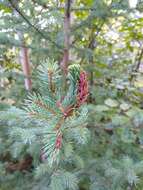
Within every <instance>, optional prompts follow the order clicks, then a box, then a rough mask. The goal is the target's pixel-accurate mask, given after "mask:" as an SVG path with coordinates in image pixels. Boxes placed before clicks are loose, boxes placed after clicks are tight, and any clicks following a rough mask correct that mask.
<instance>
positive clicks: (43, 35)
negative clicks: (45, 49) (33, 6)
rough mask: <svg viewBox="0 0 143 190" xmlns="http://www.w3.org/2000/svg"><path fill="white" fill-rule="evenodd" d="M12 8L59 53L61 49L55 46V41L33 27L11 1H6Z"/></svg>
mask: <svg viewBox="0 0 143 190" xmlns="http://www.w3.org/2000/svg"><path fill="white" fill-rule="evenodd" d="M8 1H9V3H10V5H11V6H12V8H13V9H14V10H15V11H16V12H17V13H18V14H19V15H20V16H21V17H22V18H23V19H24V20H25V22H26V23H27V24H28V25H29V26H30V27H31V28H33V29H34V30H35V31H36V32H37V33H39V34H40V35H41V37H42V38H44V39H46V40H48V41H50V42H51V43H52V44H53V45H54V46H55V47H56V48H58V50H59V51H61V49H62V47H61V46H60V45H59V44H57V43H56V42H55V41H53V40H52V39H51V38H50V37H48V36H47V35H45V34H44V33H43V32H41V30H40V29H39V28H37V27H36V26H35V25H33V24H32V23H31V22H30V21H29V19H28V18H27V17H26V16H25V15H24V13H23V12H22V11H21V10H20V9H19V8H18V7H17V6H16V5H15V4H14V2H13V0H8Z"/></svg>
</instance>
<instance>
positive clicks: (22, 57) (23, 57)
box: [13, 0, 32, 90]
mask: <svg viewBox="0 0 143 190" xmlns="http://www.w3.org/2000/svg"><path fill="white" fill-rule="evenodd" d="M15 6H16V8H17V7H18V1H17V0H16V1H15ZM13 12H14V14H15V16H19V15H18V12H17V11H16V10H15V9H14V11H13ZM17 35H18V38H19V40H20V43H21V48H20V52H19V61H20V64H21V66H22V70H23V74H24V77H25V79H24V83H25V89H26V90H31V88H32V81H31V78H30V63H29V56H28V48H26V46H25V41H24V37H23V34H22V32H21V31H19V30H17Z"/></svg>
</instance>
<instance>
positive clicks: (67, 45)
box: [61, 0, 72, 75]
mask: <svg viewBox="0 0 143 190" xmlns="http://www.w3.org/2000/svg"><path fill="white" fill-rule="evenodd" d="M71 3H72V0H67V2H66V5H65V18H64V54H63V59H62V61H61V68H62V69H63V72H64V74H65V75H66V74H67V68H68V64H69V49H70V22H71Z"/></svg>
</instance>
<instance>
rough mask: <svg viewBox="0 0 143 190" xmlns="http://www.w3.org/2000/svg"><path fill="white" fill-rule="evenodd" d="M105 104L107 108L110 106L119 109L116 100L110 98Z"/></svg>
mask: <svg viewBox="0 0 143 190" xmlns="http://www.w3.org/2000/svg"><path fill="white" fill-rule="evenodd" d="M104 103H105V104H106V105H107V106H109V107H113V108H115V107H118V102H117V101H116V100H114V99H110V98H108V99H106V100H105V102H104Z"/></svg>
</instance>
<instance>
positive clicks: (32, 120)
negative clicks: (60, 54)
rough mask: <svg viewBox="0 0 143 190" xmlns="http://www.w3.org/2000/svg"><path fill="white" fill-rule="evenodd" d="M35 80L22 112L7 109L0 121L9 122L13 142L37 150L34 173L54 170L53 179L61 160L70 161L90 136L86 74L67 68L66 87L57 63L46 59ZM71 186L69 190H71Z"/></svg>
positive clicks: (77, 69) (78, 68) (75, 183)
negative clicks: (34, 91) (37, 160)
mask: <svg viewBox="0 0 143 190" xmlns="http://www.w3.org/2000/svg"><path fill="white" fill-rule="evenodd" d="M38 79H39V89H38V91H39V92H38V93H31V94H30V95H29V96H28V98H27V100H25V104H24V106H23V109H22V110H21V109H18V108H15V107H13V108H10V110H8V112H3V113H2V117H1V118H2V119H10V122H11V123H10V126H13V127H10V129H9V133H10V136H11V137H12V138H13V139H14V141H17V142H18V143H21V144H23V145H24V144H25V145H26V146H30V147H34V146H35V145H37V147H39V149H38V151H39V160H40V162H42V163H41V164H40V166H38V168H37V169H38V170H37V171H39V173H40V175H41V173H45V170H46V171H48V172H49V168H54V169H53V170H54V173H52V178H54V176H56V178H57V177H58V176H57V175H56V172H58V175H59V172H60V173H61V170H59V168H61V166H62V167H63V161H65V162H67V160H68V159H67V158H70V160H71V159H73V155H74V151H76V149H79V145H84V144H86V143H87V142H88V139H89V137H90V133H89V131H88V129H87V128H86V120H87V106H86V101H87V97H88V81H87V75H86V72H85V71H83V70H82V69H81V67H80V66H79V65H71V66H69V68H68V74H67V78H66V83H67V84H64V82H63V81H65V79H63V75H62V70H61V69H60V68H59V66H58V64H57V63H55V62H54V61H50V60H47V63H46V64H42V66H40V68H39V71H38ZM16 139H17V140H16ZM32 156H33V155H32ZM43 164H44V168H43ZM46 168H47V169H46ZM63 169H64V168H63ZM41 170H42V171H41ZM43 170H44V171H43ZM50 171H51V169H50ZM63 173H64V175H66V174H67V176H64V177H63V178H65V180H66V179H67V178H68V179H67V180H68V183H70V182H71V183H74V185H73V187H77V182H76V177H75V176H72V175H73V174H71V173H69V172H66V171H65V172H63ZM69 176H72V177H70V178H71V179H72V178H73V179H74V181H73V182H72V181H70V179H69ZM59 177H60V178H61V176H59ZM52 178H51V180H52ZM54 180H55V178H54ZM62 180H63V179H62ZM51 183H53V182H51ZM63 183H64V184H66V186H62V188H69V187H70V185H71V184H69V185H67V182H63ZM54 185H55V184H54ZM73 187H71V188H70V189H75V188H73ZM62 188H61V189H62Z"/></svg>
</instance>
